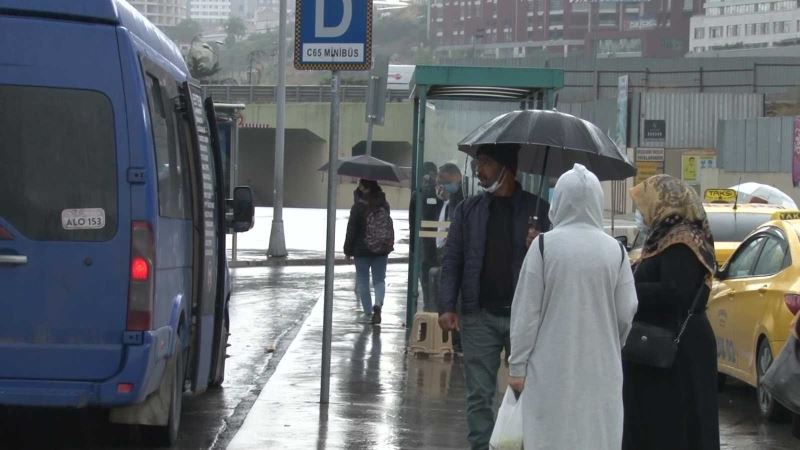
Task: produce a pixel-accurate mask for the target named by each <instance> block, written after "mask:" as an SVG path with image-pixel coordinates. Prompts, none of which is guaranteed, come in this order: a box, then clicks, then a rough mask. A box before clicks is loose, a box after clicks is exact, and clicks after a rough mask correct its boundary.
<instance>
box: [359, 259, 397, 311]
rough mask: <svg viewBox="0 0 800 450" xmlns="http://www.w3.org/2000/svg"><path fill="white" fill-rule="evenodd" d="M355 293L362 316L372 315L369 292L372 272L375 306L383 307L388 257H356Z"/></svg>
mask: <svg viewBox="0 0 800 450" xmlns="http://www.w3.org/2000/svg"><path fill="white" fill-rule="evenodd" d="M355 260H356V292H357V293H358V298H359V299H360V300H361V307H362V308H363V309H364V314H366V315H371V314H372V296H371V295H370V290H369V274H370V271H371V272H372V285H373V286H374V287H375V306H383V297H384V296H385V295H386V264H387V263H388V262H389V257H388V256H387V255H384V256H356V257H355Z"/></svg>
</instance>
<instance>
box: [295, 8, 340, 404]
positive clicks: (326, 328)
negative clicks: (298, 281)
mask: <svg viewBox="0 0 800 450" xmlns="http://www.w3.org/2000/svg"><path fill="white" fill-rule="evenodd" d="M283 1H285V0H283ZM331 75H332V76H331V130H330V133H329V135H328V136H329V137H328V143H329V147H328V148H329V151H328V234H327V237H326V241H325V296H324V299H323V301H324V313H323V319H322V382H321V387H320V393H319V402H320V403H322V404H327V403H328V399H329V398H330V389H331V336H332V330H331V328H332V327H333V269H334V262H335V261H334V258H335V256H336V255H335V253H334V252H335V251H336V248H335V242H336V181H337V179H336V166H338V165H339V164H338V161H339V71H338V70H334V71H333V72H332V73H331Z"/></svg>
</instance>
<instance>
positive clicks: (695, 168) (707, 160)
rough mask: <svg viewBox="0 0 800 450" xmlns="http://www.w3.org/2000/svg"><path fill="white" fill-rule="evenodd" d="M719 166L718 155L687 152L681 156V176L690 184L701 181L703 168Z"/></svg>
mask: <svg viewBox="0 0 800 450" xmlns="http://www.w3.org/2000/svg"><path fill="white" fill-rule="evenodd" d="M716 167H717V157H716V156H714V155H708V154H693V153H685V154H683V155H682V156H681V178H682V179H683V181H685V182H687V183H689V184H699V183H700V171H701V170H702V169H714V168H716Z"/></svg>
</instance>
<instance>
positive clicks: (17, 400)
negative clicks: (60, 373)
mask: <svg viewBox="0 0 800 450" xmlns="http://www.w3.org/2000/svg"><path fill="white" fill-rule="evenodd" d="M170 334H171V330H168V329H162V330H154V331H146V332H143V342H142V345H136V346H128V347H126V351H125V358H124V360H123V363H122V370H121V371H120V372H119V373H117V374H116V375H114V376H113V377H111V378H109V379H107V380H104V381H102V382H79V381H59V380H2V381H0V400H2V404H4V405H16V406H52V407H72V408H81V407H84V406H89V405H103V406H122V405H129V404H131V403H137V402H140V401H142V400H144V399H145V398H146V397H147V395H149V394H150V393H151V392H153V390H155V389H156V388H158V384H159V383H160V381H161V378H162V375H163V372H164V368H165V366H166V364H165V362H166V360H165V359H163V358H162V359H161V361H160V362H158V363H156V361H155V359H156V358H155V355H156V354H157V351H156V349H157V348H159V347H162V346H164V347H165V346H167V345H169V344H168V343H167V341H168V339H169V335H170ZM73 364H74V361H73ZM141 380H148V381H149V383H148V384H141V383H140V381H141ZM120 383H133V390H132V391H131V392H129V393H125V394H122V393H118V392H117V385H118V384H120Z"/></svg>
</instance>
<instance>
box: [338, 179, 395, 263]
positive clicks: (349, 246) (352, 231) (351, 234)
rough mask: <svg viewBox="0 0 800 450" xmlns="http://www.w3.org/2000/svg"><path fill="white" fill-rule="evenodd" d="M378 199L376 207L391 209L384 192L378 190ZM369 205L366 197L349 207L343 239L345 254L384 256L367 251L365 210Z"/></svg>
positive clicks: (366, 210) (367, 209)
mask: <svg viewBox="0 0 800 450" xmlns="http://www.w3.org/2000/svg"><path fill="white" fill-rule="evenodd" d="M371 195H377V196H378V199H377V201H376V202H375V207H376V208H386V209H387V210H391V208H390V207H389V203H388V202H387V201H386V194H384V193H383V192H378V193H376V194H371ZM368 211H369V206H368V202H367V199H366V198H363V197H362V198H359V199H358V200H356V202H355V203H354V204H353V207H352V208H350V218H349V219H348V220H347V236H346V237H345V239H344V254H345V255H347V256H384V255H386V254H388V253H384V254H380V255H379V254H376V253H372V252H371V251H369V249H368V248H367V244H366V243H365V242H364V238H365V236H366V234H367V212H368Z"/></svg>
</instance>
